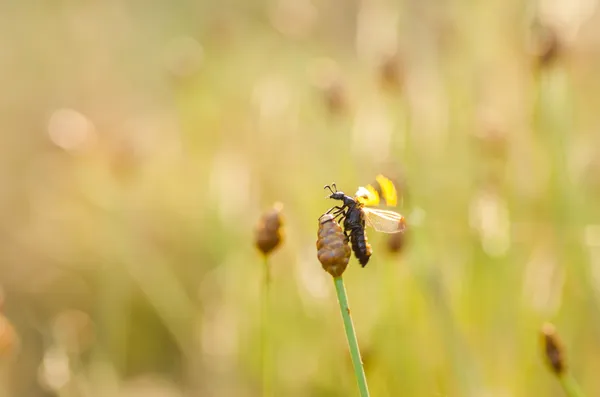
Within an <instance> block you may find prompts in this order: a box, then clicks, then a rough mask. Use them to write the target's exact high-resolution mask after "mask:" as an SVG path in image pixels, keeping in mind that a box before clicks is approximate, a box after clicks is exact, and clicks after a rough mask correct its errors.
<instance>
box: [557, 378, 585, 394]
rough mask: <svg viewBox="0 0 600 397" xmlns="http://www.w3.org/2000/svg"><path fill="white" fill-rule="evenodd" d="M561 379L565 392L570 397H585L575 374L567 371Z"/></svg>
mask: <svg viewBox="0 0 600 397" xmlns="http://www.w3.org/2000/svg"><path fill="white" fill-rule="evenodd" d="M558 379H559V381H560V385H561V386H562V388H563V390H564V391H565V394H566V395H567V396H568V397H583V396H584V394H583V392H582V391H581V388H580V387H579V384H578V383H577V381H576V380H575V378H574V377H573V375H571V374H569V373H566V374H564V375H562V376H561V377H559V378H558Z"/></svg>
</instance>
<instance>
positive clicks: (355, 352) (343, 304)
mask: <svg viewBox="0 0 600 397" xmlns="http://www.w3.org/2000/svg"><path fill="white" fill-rule="evenodd" d="M333 282H334V284H335V291H336V293H337V297H338V302H339V303H340V310H341V312H342V318H343V319H344V329H345V330H346V337H347V338H348V347H349V348H350V355H351V356H352V366H353V367H354V374H355V375H356V381H357V382H358V389H359V390H360V395H361V397H368V396H369V388H368V387H367V376H366V375H365V369H364V367H363V363H362V359H361V358H360V350H359V349H358V340H357V339H356V332H355V330H354V324H353V323H352V317H350V308H349V306H348V297H347V295H346V287H345V286H344V280H343V279H342V276H339V277H334V278H333Z"/></svg>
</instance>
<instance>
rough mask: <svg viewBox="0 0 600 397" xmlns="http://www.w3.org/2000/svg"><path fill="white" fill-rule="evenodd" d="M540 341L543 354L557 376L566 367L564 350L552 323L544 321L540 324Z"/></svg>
mask: <svg viewBox="0 0 600 397" xmlns="http://www.w3.org/2000/svg"><path fill="white" fill-rule="evenodd" d="M542 343H543V345H544V355H545V356H546V360H547V362H548V365H549V366H550V369H551V370H552V372H554V373H555V374H556V375H558V376H560V375H562V374H564V373H565V371H566V369H567V363H566V360H565V350H564V347H563V345H562V343H561V341H560V339H559V338H558V335H557V334H556V328H555V327H554V325H552V324H550V323H546V324H544V325H543V326H542Z"/></svg>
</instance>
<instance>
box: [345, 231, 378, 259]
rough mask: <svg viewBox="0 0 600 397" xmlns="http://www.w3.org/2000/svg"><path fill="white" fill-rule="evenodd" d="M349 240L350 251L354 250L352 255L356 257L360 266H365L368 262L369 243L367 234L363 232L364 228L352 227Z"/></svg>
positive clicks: (369, 254) (370, 251)
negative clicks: (350, 244)
mask: <svg viewBox="0 0 600 397" xmlns="http://www.w3.org/2000/svg"><path fill="white" fill-rule="evenodd" d="M350 240H351V242H352V251H354V256H356V259H358V263H360V265H361V266H362V267H365V266H366V265H367V263H368V262H369V258H370V257H371V253H372V252H373V251H372V250H371V244H369V242H368V240H367V234H366V233H365V230H364V228H361V229H359V228H357V229H353V230H352V231H351V232H350Z"/></svg>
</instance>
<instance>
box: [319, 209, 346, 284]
mask: <svg viewBox="0 0 600 397" xmlns="http://www.w3.org/2000/svg"><path fill="white" fill-rule="evenodd" d="M317 236H318V238H317V257H318V258H319V262H321V265H322V266H323V269H324V270H325V271H326V272H327V273H329V274H331V275H332V276H333V277H339V276H341V275H342V273H344V271H345V270H346V267H347V266H348V262H349V261H350V253H351V250H350V246H349V245H348V240H347V239H346V236H345V235H344V232H343V230H342V228H341V227H340V225H339V224H338V223H337V222H336V221H335V219H334V218H333V215H331V214H325V215H323V216H322V217H321V218H319V231H318V233H317Z"/></svg>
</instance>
